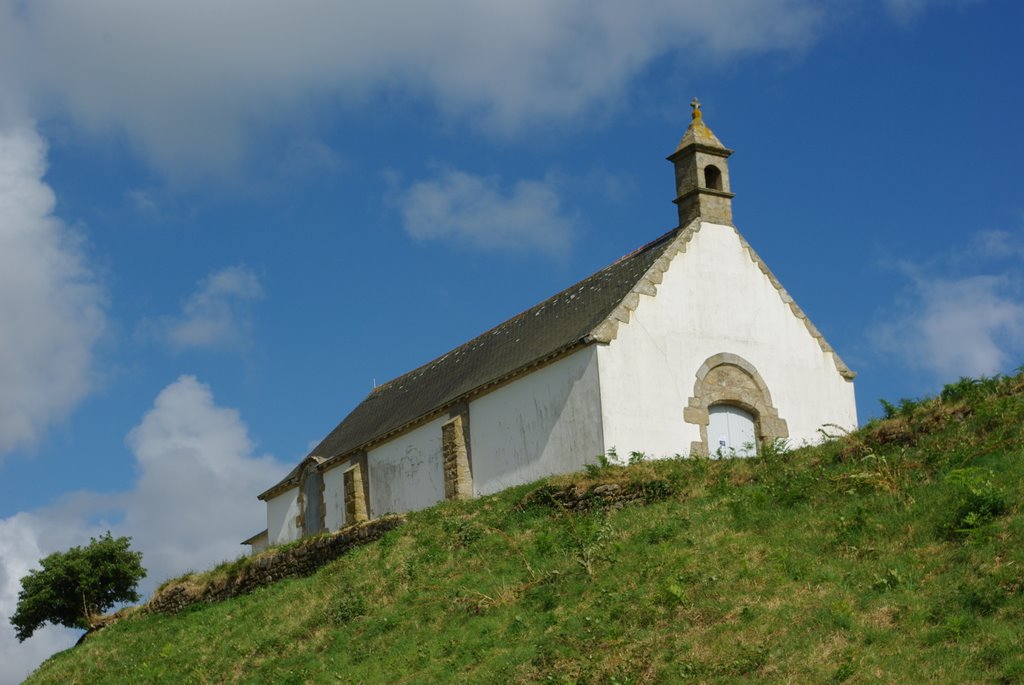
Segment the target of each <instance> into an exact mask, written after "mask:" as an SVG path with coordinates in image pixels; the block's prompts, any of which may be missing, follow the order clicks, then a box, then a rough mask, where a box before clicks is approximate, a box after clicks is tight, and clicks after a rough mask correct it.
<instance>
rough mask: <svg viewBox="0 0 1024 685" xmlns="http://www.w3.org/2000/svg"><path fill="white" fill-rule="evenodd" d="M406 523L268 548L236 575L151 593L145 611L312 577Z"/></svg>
mask: <svg viewBox="0 0 1024 685" xmlns="http://www.w3.org/2000/svg"><path fill="white" fill-rule="evenodd" d="M403 523H405V517H403V516H389V517H386V518H380V519H375V520H373V521H369V522H367V523H361V524H358V525H355V526H350V527H348V528H344V529H342V530H340V531H338V532H337V533H333V534H330V535H321V536H318V537H315V538H310V539H309V540H307V541H305V542H302V543H299V544H297V545H295V546H293V547H287V548H285V549H273V548H271V549H268V550H266V551H265V552H261V553H260V554H258V555H256V556H254V557H252V559H251V561H250V562H249V564H248V565H246V566H244V567H243V568H242V569H241V570H240V571H239V572H238V573H237V574H235V575H229V576H226V577H224V578H223V579H218V578H213V579H211V580H209V581H206V582H204V581H203V580H201V579H196V580H192V579H190V578H186V579H184V580H182V581H180V582H177V583H174V584H172V585H168V586H166V587H164V588H161V589H160V590H159V591H157V592H156V593H154V595H153V597H152V598H151V599H150V600H149V603H148V604H146V606H145V610H146V611H150V612H157V613H167V614H174V613H177V612H179V611H181V610H182V609H184V608H185V607H187V606H190V605H192V604H197V603H200V602H202V603H206V604H210V603H213V602H221V601H223V600H225V599H230V598H232V597H237V596H239V595H244V594H246V593H249V592H252V591H253V590H255V589H256V588H258V587H263V586H264V585H270V584H271V583H274V582H276V581H279V580H283V579H284V578H297V577H300V576H308V575H311V574H312V573H313V572H314V571H316V570H317V569H318V568H320V567H321V566H323V565H324V564H326V563H327V562H329V561H332V560H334V559H337V558H338V557H340V556H341V555H343V554H345V553H346V552H348V551H349V550H350V549H352V548H353V547H358V546H359V545H365V544H366V543H368V542H372V541H374V540H376V539H377V538H379V537H381V536H382V535H384V533H386V532H388V531H389V530H392V529H394V528H397V527H398V526H400V525H402V524H403Z"/></svg>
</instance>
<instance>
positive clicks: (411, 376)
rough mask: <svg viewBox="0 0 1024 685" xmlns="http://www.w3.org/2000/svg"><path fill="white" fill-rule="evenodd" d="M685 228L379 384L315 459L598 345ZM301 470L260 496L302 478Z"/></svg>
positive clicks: (335, 454)
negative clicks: (612, 317)
mask: <svg viewBox="0 0 1024 685" xmlns="http://www.w3.org/2000/svg"><path fill="white" fill-rule="evenodd" d="M680 230H681V229H678V228H677V229H673V230H671V231H669V232H668V233H665V234H664V235H662V236H661V237H659V238H657V239H656V240H654V241H653V242H650V243H648V244H647V245H644V246H643V247H641V248H639V249H638V250H636V251H634V252H632V253H630V254H628V255H626V256H625V257H622V258H620V259H619V260H617V261H616V262H614V263H613V264H611V265H609V266H607V267H605V268H604V269H601V270H600V271H598V272H597V273H595V274H593V275H591V276H588V277H587V278H584V279H583V280H582V281H580V282H579V283H576V284H575V285H572V286H570V287H568V288H566V289H565V290H563V291H562V292H560V293H558V294H556V295H554V296H552V297H550V298H548V299H546V300H544V301H543V302H541V303H540V304H538V305H536V306H534V307H532V308H530V309H527V310H526V311H525V312H523V313H521V314H519V315H517V316H514V317H512V318H511V319H509V320H508V321H505V322H504V323H502V324H499V325H497V326H495V327H494V328H492V329H491V330H489V331H487V332H486V333H484V334H482V335H479V336H477V337H476V338H473V339H472V340H470V341H469V342H467V343H465V344H463V345H460V346H459V347H456V348H455V349H453V350H452V351H450V352H448V353H447V354H444V355H441V356H440V357H438V358H437V359H435V360H433V361H431V362H429V363H427V364H424V365H423V366H421V367H419V368H418V369H414V370H413V371H410V372H408V373H406V374H404V375H402V376H399V377H398V378H396V379H394V380H392V381H389V382H388V383H385V384H383V385H379V386H377V387H376V388H375V389H374V390H373V391H372V392H371V393H370V394H369V395H368V396H367V397H366V399H364V400H363V401H362V402H361V403H360V404H359V405H358V406H357V407H356V408H355V409H353V410H352V412H351V413H350V414H349V415H348V416H346V417H345V418H344V419H343V420H342V422H341V423H339V424H338V425H337V427H335V429H334V430H332V431H331V432H330V433H329V434H328V435H327V437H326V438H324V439H323V440H322V441H321V442H320V444H318V445H317V446H316V447H314V448H313V450H312V451H311V452H310V456H314V455H315V456H317V457H320V458H323V459H326V460H331V459H332V458H334V457H343V456H345V455H347V454H350V453H352V452H354V451H356V450H358V449H360V448H363V447H364V446H366V445H368V444H370V443H373V442H375V441H377V440H379V439H381V438H383V437H384V436H386V435H388V434H389V433H392V432H395V431H398V430H399V429H401V428H403V427H405V426H407V425H409V424H411V423H414V422H416V421H417V420H419V419H422V418H424V417H426V416H428V415H430V414H432V413H434V412H436V411H438V410H440V409H442V408H444V407H446V406H449V405H452V404H454V403H456V402H458V401H460V400H461V399H462V398H464V397H466V396H468V395H471V394H472V393H474V392H475V391H478V390H480V389H482V388H485V387H487V386H489V385H491V384H493V383H497V382H500V381H502V380H504V379H506V378H509V377H512V376H515V375H517V374H518V373H520V372H522V371H523V370H525V369H527V368H529V367H530V366H532V365H534V364H536V363H538V362H540V361H542V360H544V359H546V358H548V357H551V356H553V355H556V354H557V353H559V352H562V351H565V350H568V349H571V348H572V347H575V346H578V345H583V344H587V343H590V342H593V341H592V339H590V333H591V331H593V330H594V328H596V327H597V326H598V325H599V324H601V323H602V322H603V321H604V320H605V319H606V318H608V316H609V314H611V312H612V311H613V310H614V309H615V308H616V307H617V306H618V305H619V303H620V302H622V300H623V299H624V298H625V297H626V296H627V295H628V294H629V293H630V291H631V290H632V288H633V287H634V286H635V285H636V284H637V282H638V281H639V280H640V279H641V278H642V277H643V276H644V274H646V273H647V271H648V269H650V268H651V266H652V265H653V264H654V262H655V261H656V260H657V259H658V258H659V257H660V256H661V255H662V254H663V253H664V252H665V249H666V248H667V247H668V246H669V245H670V244H671V242H672V239H673V238H674V237H675V236H676V235H677V234H678V232H679V231H680ZM298 468H299V467H296V469H294V470H293V471H292V472H291V473H289V474H288V475H287V476H286V477H285V478H284V480H282V481H281V482H280V483H278V484H277V485H275V486H274V487H272V488H270V489H269V490H267V491H266V492H264V493H263V494H262V495H260V498H261V499H262V498H264V497H265V496H266V495H268V494H269V493H271V492H273V491H274V490H277V489H278V488H279V487H280V486H282V485H285V484H287V483H289V482H290V481H292V480H295V481H296V482H297V478H298Z"/></svg>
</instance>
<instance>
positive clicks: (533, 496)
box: [520, 478, 674, 511]
mask: <svg viewBox="0 0 1024 685" xmlns="http://www.w3.org/2000/svg"><path fill="white" fill-rule="evenodd" d="M673 493H674V489H673V488H672V485H671V484H670V483H669V482H668V481H666V480H662V479H660V478H658V479H652V480H645V481H626V482H622V483H595V484H592V485H580V484H577V483H571V484H569V485H566V486H563V487H555V486H551V485H542V486H541V487H539V488H537V489H536V490H534V491H532V492H531V493H530V494H528V495H527V496H526V497H525V498H524V499H523V501H522V503H521V504H520V506H542V507H550V508H553V509H564V510H566V511H588V510H591V509H620V508H622V507H624V506H626V505H627V504H635V503H650V502H656V501H658V500H663V499H666V498H668V497H670V496H672V494H673Z"/></svg>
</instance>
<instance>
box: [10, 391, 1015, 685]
mask: <svg viewBox="0 0 1024 685" xmlns="http://www.w3.org/2000/svg"><path fill="white" fill-rule="evenodd" d="M887 414H888V415H889V418H887V419H884V420H880V421H875V422H872V423H871V424H870V425H868V426H866V427H865V428H863V429H862V430H860V431H858V432H857V433H855V434H852V435H848V436H840V437H837V438H835V439H833V440H831V441H829V442H827V443H826V444H823V445H820V446H817V447H813V448H805V449H800V450H796V451H793V452H788V453H786V452H783V451H781V450H766V454H765V455H763V456H762V457H760V458H757V459H749V460H739V459H737V460H727V461H709V460H705V459H677V460H667V461H659V462H644V463H640V464H636V465H633V466H628V467H616V466H610V465H609V466H604V467H595V468H593V469H591V470H589V471H588V472H584V473H580V474H575V475H573V476H569V477H562V478H555V479H550V480H548V481H544V482H541V483H535V484H532V485H529V486H524V487H521V488H517V489H514V490H511V491H507V492H504V493H501V494H499V495H497V496H493V497H487V498H481V499H478V500H474V501H470V502H451V503H444V504H441V505H439V506H437V507H434V508H432V509H430V510H428V511H423V512H418V513H415V514H411V515H410V516H409V521H408V523H407V524H406V525H404V526H402V527H400V528H398V529H395V530H392V531H390V532H389V533H387V534H385V535H384V537H382V538H381V539H380V540H378V541H376V542H373V543H371V544H368V545H366V546H364V547H360V548H358V549H355V550H354V551H352V552H351V553H349V554H348V555H347V556H345V557H342V558H340V559H338V560H337V561H335V562H332V563H330V564H328V565H327V566H325V567H323V568H322V569H321V570H320V571H319V572H318V573H316V574H315V575H313V576H311V577H308V578H302V579H293V580H287V581H282V582H280V583H276V584H274V585H271V586H269V587H265V588H262V589H259V590H257V591H255V592H254V593H252V594H250V595H247V596H244V597H240V598H237V599H233V600H229V601H225V602H221V603H218V604H211V605H196V606H194V607H193V608H192V609H189V610H186V611H184V612H183V613H180V614H178V615H145V614H144V613H143V612H136V614H134V615H133V616H131V617H130V618H128V619H126V620H123V621H121V622H119V623H117V624H115V625H113V626H111V627H109V628H107V629H105V630H103V631H101V632H99V633H97V634H96V635H95V636H94V637H91V638H90V639H89V640H87V641H86V642H84V643H83V644H82V645H80V646H79V647H76V648H74V649H71V650H68V651H66V652H63V653H61V654H57V655H55V656H54V657H52V658H51V659H50V660H49V661H47V662H46V663H45V664H43V665H42V666H41V667H40V668H39V670H38V671H37V672H36V673H34V674H33V675H32V676H31V677H30V678H29V680H28V681H27V682H29V683H32V684H34V685H35V684H42V683H61V684H66V683H165V682H166V683H221V682H261V683H307V682H314V683H338V682H342V683H389V684H390V683H424V682H480V683H506V682H513V683H514V682H521V683H532V682H550V683H649V682H669V683H675V682H680V681H685V680H688V679H689V680H692V681H693V682H722V683H725V682H729V683H732V682H744V681H749V682H753V681H758V682H761V681H778V682H818V683H825V682H833V683H841V682H845V683H866V682H927V681H931V682H941V683H954V682H955V683H968V682H1006V683H1012V682H1024V654H1022V651H1021V645H1022V644H1024V515H1022V513H1021V503H1022V500H1024V459H1022V457H1024V427H1022V424H1024V376H1021V375H1017V376H1013V377H1005V378H996V379H983V380H981V381H970V380H963V381H961V382H959V383H957V384H954V385H951V386H947V388H946V389H945V390H944V392H943V393H942V396H941V397H939V398H934V399H928V400H923V401H920V402H908V401H904V402H901V403H900V404H899V405H898V406H892V405H888V406H887ZM608 484H613V485H618V486H619V488H618V489H616V488H601V489H600V490H599V491H598V492H597V493H595V492H594V488H596V487H599V486H602V485H608ZM567 486H569V487H568V489H567ZM627 491H628V492H632V493H635V494H636V495H637V496H638V497H641V502H640V503H635V504H628V505H626V506H622V507H620V508H615V507H608V506H606V505H607V500H605V499H602V498H603V497H604V495H605V494H606V493H609V492H612V493H614V492H627ZM573 492H576V493H577V494H578V493H587V494H585V495H584V496H583V504H582V505H581V506H580V508H579V509H570V508H568V507H567V506H566V505H565V504H564V501H565V496H567V494H568V495H571V494H572V493H573ZM603 493H604V494H603ZM573 499H574V498H573V497H571V496H570V497H569V501H573ZM577 499H578V498H577ZM225 569H228V570H229V569H230V567H229V566H228V567H225ZM225 569H219V570H214V571H212V572H210V574H208V575H207V576H205V577H199V578H196V579H195V582H205V581H206V580H211V579H215V578H216V577H217V574H218V573H220V574H223V573H224V572H227V571H225ZM211 582H212V581H211Z"/></svg>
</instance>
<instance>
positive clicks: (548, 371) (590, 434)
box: [469, 346, 604, 495]
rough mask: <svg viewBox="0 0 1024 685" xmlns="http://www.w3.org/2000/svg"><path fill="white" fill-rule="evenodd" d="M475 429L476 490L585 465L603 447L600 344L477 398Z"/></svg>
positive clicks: (484, 491) (473, 405) (480, 491)
mask: <svg viewBox="0 0 1024 685" xmlns="http://www.w3.org/2000/svg"><path fill="white" fill-rule="evenodd" d="M469 430H470V441H471V451H472V469H473V489H474V492H475V493H476V494H477V495H487V494H491V493H494V492H498V491H499V490H503V489H505V488H507V487H510V486H513V485H520V484H522V483H528V482H530V481H532V480H536V479H538V478H542V477H544V476H548V475H551V474H554V473H566V472H569V471H575V470H578V469H581V468H583V465H584V464H585V463H587V462H590V461H593V460H594V458H595V457H596V456H597V455H598V454H600V453H602V452H603V451H604V444H603V442H602V440H601V402H600V388H599V383H598V374H597V356H596V353H595V350H594V347H593V346H591V347H586V348H583V349H582V350H580V351H578V352H575V353H573V354H572V355H570V356H568V357H566V358H564V359H561V360H559V361H557V362H555V363H553V364H549V365H548V366H545V367H543V368H541V369H539V370H537V371H534V372H533V373H530V374H528V375H526V376H523V377H522V378H520V379H518V380H516V381H513V382H512V383H509V384H508V385H505V386H502V387H500V388H498V389H497V390H495V391H494V392H491V393H488V394H487V395H483V396H482V397H479V398H477V399H475V400H473V401H472V402H470V405H469Z"/></svg>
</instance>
